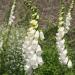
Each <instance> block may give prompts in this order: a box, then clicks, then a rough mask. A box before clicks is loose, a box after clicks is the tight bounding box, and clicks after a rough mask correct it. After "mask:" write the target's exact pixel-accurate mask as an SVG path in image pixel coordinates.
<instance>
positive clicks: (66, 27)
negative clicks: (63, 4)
mask: <svg viewBox="0 0 75 75" xmlns="http://www.w3.org/2000/svg"><path fill="white" fill-rule="evenodd" d="M71 19H72V17H71V13H70V12H68V14H67V15H66V21H65V32H66V33H67V32H68V31H69V29H70V25H71V22H70V21H71Z"/></svg>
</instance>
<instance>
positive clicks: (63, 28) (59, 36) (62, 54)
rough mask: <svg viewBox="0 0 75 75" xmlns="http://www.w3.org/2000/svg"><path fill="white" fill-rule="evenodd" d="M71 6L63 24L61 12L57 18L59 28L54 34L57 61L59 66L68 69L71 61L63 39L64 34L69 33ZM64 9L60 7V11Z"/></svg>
mask: <svg viewBox="0 0 75 75" xmlns="http://www.w3.org/2000/svg"><path fill="white" fill-rule="evenodd" d="M72 4H73V3H72ZM72 4H71V8H70V10H69V12H68V14H67V15H66V21H65V23H64V20H63V19H64V18H63V17H62V15H63V14H64V13H63V11H61V12H60V17H59V26H58V32H57V33H56V46H57V49H58V53H59V60H60V62H61V64H65V65H67V66H68V68H72V61H71V60H70V59H69V57H68V55H67V53H68V52H67V49H66V46H65V39H64V36H65V34H66V33H67V32H68V31H69V26H70V21H71V19H72V18H71V9H72V7H73V5H72ZM63 9H64V8H63V7H62V10H63Z"/></svg>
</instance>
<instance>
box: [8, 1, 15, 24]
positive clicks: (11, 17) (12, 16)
mask: <svg viewBox="0 0 75 75" xmlns="http://www.w3.org/2000/svg"><path fill="white" fill-rule="evenodd" d="M15 7H16V0H14V3H13V5H12V7H11V11H10V17H9V22H8V25H11V24H12V23H13V22H14V19H15V16H14V10H15Z"/></svg>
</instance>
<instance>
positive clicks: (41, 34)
mask: <svg viewBox="0 0 75 75" xmlns="http://www.w3.org/2000/svg"><path fill="white" fill-rule="evenodd" d="M44 38H45V37H44V33H43V32H42V31H40V39H41V40H44Z"/></svg>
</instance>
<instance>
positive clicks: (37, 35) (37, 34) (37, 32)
mask: <svg viewBox="0 0 75 75" xmlns="http://www.w3.org/2000/svg"><path fill="white" fill-rule="evenodd" d="M34 38H35V39H38V38H39V31H38V30H37V31H36V32H35V35H34Z"/></svg>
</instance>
